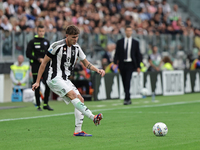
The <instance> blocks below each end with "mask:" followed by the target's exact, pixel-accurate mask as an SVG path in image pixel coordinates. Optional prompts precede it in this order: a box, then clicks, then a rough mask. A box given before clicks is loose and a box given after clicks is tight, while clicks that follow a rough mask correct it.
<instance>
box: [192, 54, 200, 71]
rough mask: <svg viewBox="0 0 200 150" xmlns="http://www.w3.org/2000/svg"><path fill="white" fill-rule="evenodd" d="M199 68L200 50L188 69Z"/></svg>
mask: <svg viewBox="0 0 200 150" xmlns="http://www.w3.org/2000/svg"><path fill="white" fill-rule="evenodd" d="M195 69H200V51H199V52H198V58H196V59H195V60H194V61H193V62H192V64H191V67H190V70H195Z"/></svg>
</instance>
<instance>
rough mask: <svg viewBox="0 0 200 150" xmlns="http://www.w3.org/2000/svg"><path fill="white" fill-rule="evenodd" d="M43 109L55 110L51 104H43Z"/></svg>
mask: <svg viewBox="0 0 200 150" xmlns="http://www.w3.org/2000/svg"><path fill="white" fill-rule="evenodd" d="M43 109H47V110H49V111H53V109H52V108H51V107H50V106H49V105H47V106H43Z"/></svg>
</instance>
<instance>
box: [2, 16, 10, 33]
mask: <svg viewBox="0 0 200 150" xmlns="http://www.w3.org/2000/svg"><path fill="white" fill-rule="evenodd" d="M1 27H2V28H3V29H4V30H8V31H11V30H12V25H11V24H10V23H9V21H8V18H7V17H6V16H2V23H1Z"/></svg>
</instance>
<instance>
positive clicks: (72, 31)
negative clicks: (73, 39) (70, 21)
mask: <svg viewBox="0 0 200 150" xmlns="http://www.w3.org/2000/svg"><path fill="white" fill-rule="evenodd" d="M65 30H66V34H69V35H76V34H80V30H79V28H78V27H76V26H75V25H70V26H68V27H67V28H66V29H65Z"/></svg>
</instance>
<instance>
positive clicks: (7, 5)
mask: <svg viewBox="0 0 200 150" xmlns="http://www.w3.org/2000/svg"><path fill="white" fill-rule="evenodd" d="M13 4H14V1H13V0H7V1H6V2H4V3H3V9H4V11H5V12H6V13H7V15H9V16H12V15H14V13H15V9H14V5H13ZM7 17H8V16H7Z"/></svg>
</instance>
